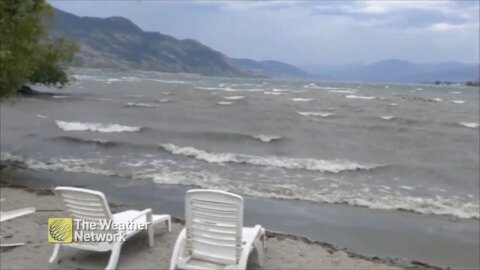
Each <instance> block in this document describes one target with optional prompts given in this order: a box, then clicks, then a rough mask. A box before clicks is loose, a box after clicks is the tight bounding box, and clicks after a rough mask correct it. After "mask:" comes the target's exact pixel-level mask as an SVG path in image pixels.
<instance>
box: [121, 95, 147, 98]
mask: <svg viewBox="0 0 480 270" xmlns="http://www.w3.org/2000/svg"><path fill="white" fill-rule="evenodd" d="M125 97H128V98H144V97H145V96H144V95H125Z"/></svg>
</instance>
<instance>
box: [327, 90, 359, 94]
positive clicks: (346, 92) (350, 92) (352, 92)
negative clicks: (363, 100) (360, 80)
mask: <svg viewBox="0 0 480 270" xmlns="http://www.w3.org/2000/svg"><path fill="white" fill-rule="evenodd" d="M328 92H330V93H339V94H355V93H356V92H357V90H328Z"/></svg>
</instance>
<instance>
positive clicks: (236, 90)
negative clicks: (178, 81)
mask: <svg viewBox="0 0 480 270" xmlns="http://www.w3.org/2000/svg"><path fill="white" fill-rule="evenodd" d="M196 89H202V90H220V91H226V92H262V91H263V89H259V88H252V89H237V88H231V87H201V86H198V87H196Z"/></svg>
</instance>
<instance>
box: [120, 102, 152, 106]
mask: <svg viewBox="0 0 480 270" xmlns="http://www.w3.org/2000/svg"><path fill="white" fill-rule="evenodd" d="M125 105H126V106H129V107H158V105H157V104H150V103H141V102H139V103H134V102H128V103H127V104H125Z"/></svg>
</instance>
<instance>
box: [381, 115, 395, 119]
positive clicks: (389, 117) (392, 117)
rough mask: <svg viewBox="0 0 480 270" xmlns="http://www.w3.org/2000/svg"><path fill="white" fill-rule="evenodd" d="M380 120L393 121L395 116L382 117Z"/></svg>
mask: <svg viewBox="0 0 480 270" xmlns="http://www.w3.org/2000/svg"><path fill="white" fill-rule="evenodd" d="M380 118H382V119H383V120H392V119H394V118H395V116H393V115H381V116H380Z"/></svg>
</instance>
